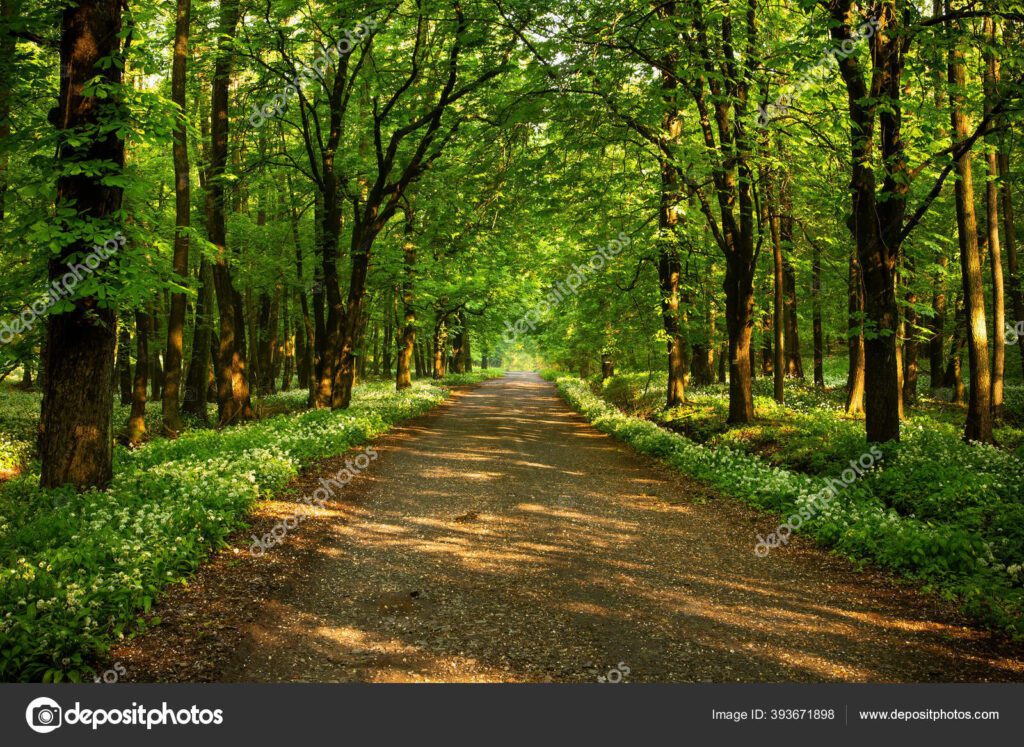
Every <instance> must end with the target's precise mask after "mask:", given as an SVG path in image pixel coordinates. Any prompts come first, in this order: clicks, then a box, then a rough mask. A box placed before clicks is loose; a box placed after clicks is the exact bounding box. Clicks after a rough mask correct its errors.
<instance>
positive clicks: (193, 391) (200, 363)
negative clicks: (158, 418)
mask: <svg viewBox="0 0 1024 747" xmlns="http://www.w3.org/2000/svg"><path fill="white" fill-rule="evenodd" d="M212 312H213V270H212V269H211V268H210V265H209V263H208V262H207V261H206V259H205V258H204V259H203V260H202V261H201V262H200V263H199V296H198V298H197V300H196V314H195V325H194V327H193V332H192V357H191V358H190V360H189V364H188V375H187V377H186V379H185V395H184V397H183V398H182V399H183V400H184V401H183V403H182V406H181V409H182V412H185V413H188V414H189V415H191V416H192V417H194V418H196V419H198V420H199V422H201V423H205V422H206V421H207V413H206V403H207V401H208V400H207V396H206V395H207V390H208V389H209V386H208V381H209V376H210V374H209V371H210V351H211V347H210V340H211V337H212V335H213V313H212Z"/></svg>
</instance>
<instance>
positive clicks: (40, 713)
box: [25, 698, 64, 734]
mask: <svg viewBox="0 0 1024 747" xmlns="http://www.w3.org/2000/svg"><path fill="white" fill-rule="evenodd" d="M63 713H64V711H63V709H62V708H61V707H60V706H59V705H58V704H57V701H55V700H53V699H52V698H36V699H35V700H33V701H32V702H31V703H29V704H28V708H26V709H25V721H27V722H28V727H29V728H30V729H31V730H32V731H35V732H39V733H40V734H48V733H50V732H51V731H53V730H54V729H57V728H58V727H60V725H61V723H62V722H63V718H62V717H63Z"/></svg>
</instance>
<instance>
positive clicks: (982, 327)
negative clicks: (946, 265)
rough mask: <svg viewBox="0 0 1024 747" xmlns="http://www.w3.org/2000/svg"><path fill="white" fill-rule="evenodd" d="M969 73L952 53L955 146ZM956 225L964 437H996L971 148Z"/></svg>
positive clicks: (962, 129)
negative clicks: (965, 376)
mask: <svg viewBox="0 0 1024 747" xmlns="http://www.w3.org/2000/svg"><path fill="white" fill-rule="evenodd" d="M965 77H966V74H965V72H964V63H963V53H962V52H961V51H959V50H958V49H951V50H950V52H949V85H950V119H951V122H952V125H953V144H954V146H955V145H957V144H958V143H960V142H961V141H963V140H965V139H966V138H967V137H968V136H969V134H970V133H969V126H968V123H967V116H966V115H965V114H964V111H963V105H964V102H963V90H964V85H965V82H964V81H965ZM956 173H957V181H956V223H957V233H958V234H959V238H960V274H961V277H962V282H963V293H964V313H965V319H966V328H967V358H968V361H969V363H970V370H971V377H970V390H969V392H970V393H969V398H968V402H967V424H966V426H965V428H964V438H966V439H967V440H969V441H982V442H986V443H989V442H991V441H992V378H991V370H990V368H989V358H988V332H987V329H986V324H985V291H984V285H983V281H982V277H981V255H980V252H979V249H978V226H977V219H976V218H975V213H974V180H973V174H972V169H971V156H970V153H969V152H965V153H963V154H961V155H960V157H959V158H957V160H956Z"/></svg>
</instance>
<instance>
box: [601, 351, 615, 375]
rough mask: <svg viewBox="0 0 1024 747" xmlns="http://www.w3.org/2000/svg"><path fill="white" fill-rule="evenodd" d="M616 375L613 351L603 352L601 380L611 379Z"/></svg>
mask: <svg viewBox="0 0 1024 747" xmlns="http://www.w3.org/2000/svg"><path fill="white" fill-rule="evenodd" d="M614 375H615V361H614V360H613V359H612V356H611V353H601V381H604V380H606V379H610V378H612V377H613V376H614Z"/></svg>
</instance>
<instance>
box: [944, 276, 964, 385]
mask: <svg viewBox="0 0 1024 747" xmlns="http://www.w3.org/2000/svg"><path fill="white" fill-rule="evenodd" d="M955 310H956V318H955V320H954V325H953V338H952V340H951V341H950V346H949V365H948V366H947V368H946V371H945V374H944V376H943V380H942V385H943V386H944V387H947V388H949V389H950V390H952V391H951V393H950V401H951V402H954V403H956V404H958V405H962V404H964V402H965V394H964V379H963V376H962V371H961V362H960V356H961V354H962V353H963V349H964V337H965V336H966V329H965V327H966V325H967V322H966V319H965V318H964V303H963V298H962V296H957V299H956V304H955Z"/></svg>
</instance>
